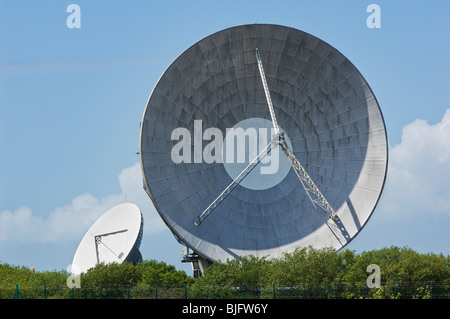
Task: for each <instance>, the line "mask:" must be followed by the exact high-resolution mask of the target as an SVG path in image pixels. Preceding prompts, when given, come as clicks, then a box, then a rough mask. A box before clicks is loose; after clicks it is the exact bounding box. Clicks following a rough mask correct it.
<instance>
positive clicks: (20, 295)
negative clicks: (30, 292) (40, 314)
mask: <svg viewBox="0 0 450 319" xmlns="http://www.w3.org/2000/svg"><path fill="white" fill-rule="evenodd" d="M13 299H23V297H22V294H21V293H20V291H19V284H16V292H15V293H14V296H13Z"/></svg>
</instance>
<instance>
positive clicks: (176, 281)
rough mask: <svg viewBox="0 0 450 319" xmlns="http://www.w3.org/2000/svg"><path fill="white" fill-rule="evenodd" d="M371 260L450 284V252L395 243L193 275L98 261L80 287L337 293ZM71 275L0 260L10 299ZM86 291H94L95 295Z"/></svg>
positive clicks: (391, 277)
mask: <svg viewBox="0 0 450 319" xmlns="http://www.w3.org/2000/svg"><path fill="white" fill-rule="evenodd" d="M373 264H375V265H378V267H379V269H380V274H379V275H380V280H381V284H382V285H383V286H386V285H390V286H393V285H394V286H395V285H396V284H397V283H402V284H403V285H405V284H414V285H416V286H417V285H420V284H423V287H428V288H426V289H428V290H430V287H429V285H430V284H431V285H432V283H433V282H434V283H435V284H438V283H439V284H447V285H449V287H450V256H444V255H443V254H434V253H418V252H416V251H414V250H412V249H411V248H408V247H396V246H391V247H389V248H382V249H378V250H372V251H365V252H362V253H359V254H357V253H356V252H355V251H351V250H343V251H339V252H338V251H336V250H335V249H332V248H322V249H313V248H311V247H308V248H301V249H297V250H295V251H294V252H291V253H285V254H284V255H283V256H282V257H281V258H273V259H270V258H268V257H261V258H258V257H254V256H246V257H241V258H237V259H233V260H227V261H226V262H218V263H214V264H213V265H211V266H210V267H208V268H207V269H206V271H205V273H204V274H203V275H202V276H201V277H200V278H198V279H194V278H192V277H191V276H190V275H188V274H186V272H185V271H182V270H177V269H176V267H175V266H173V265H168V264H166V263H165V262H162V261H156V260H145V261H143V262H141V263H138V264H137V265H133V264H130V263H121V264H117V263H112V264H99V265H97V266H96V267H94V268H91V269H90V270H88V271H87V272H86V273H83V274H81V276H80V278H79V279H80V284H81V287H82V288H83V289H80V291H81V290H83V291H84V293H85V295H84V296H82V297H84V298H90V297H92V298H96V296H98V294H99V287H100V289H102V288H101V287H103V288H104V289H109V291H112V290H113V289H116V290H119V289H122V290H121V291H122V292H123V289H124V287H128V293H130V289H132V290H133V291H138V290H142V291H144V290H145V291H147V294H153V295H154V297H157V293H158V291H161V290H158V287H177V289H179V291H178V292H177V294H176V296H178V297H182V296H183V295H184V296H187V294H188V293H189V295H190V296H195V297H199V298H202V297H205V298H210V297H211V294H212V296H214V295H215V294H216V293H217V294H220V293H221V292H222V293H223V291H227V292H233V293H232V294H231V295H226V294H225V295H223V296H225V297H226V296H232V297H233V296H236V295H239V294H242V295H243V294H244V293H245V292H249V291H251V290H252V289H259V290H255V291H257V293H258V294H260V295H262V294H264V293H266V294H267V295H268V296H269V295H271V294H273V295H274V296H275V293H276V291H275V290H277V292H278V293H279V291H280V289H284V290H283V291H286V290H287V289H288V288H289V287H297V288H298V287H302V285H303V293H305V291H306V288H305V284H306V285H307V287H312V286H314V287H317V286H320V285H324V286H326V287H333V285H334V293H335V294H336V291H337V289H338V288H337V287H340V286H339V285H341V286H342V285H344V284H345V285H356V286H359V287H364V285H365V284H366V282H367V279H368V276H369V275H370V273H368V270H367V267H368V265H373ZM69 275H70V274H69V273H68V272H67V271H44V272H35V273H32V272H31V270H30V269H29V268H27V267H24V266H12V265H8V264H6V263H0V298H10V297H11V296H10V295H11V287H14V286H15V285H16V284H18V285H19V286H20V289H21V291H22V294H23V291H39V292H35V293H34V294H33V293H31V292H30V296H31V297H33V296H34V297H36V294H37V295H39V296H41V295H42V289H46V291H45V292H44V293H45V294H48V293H49V292H50V291H51V290H52V289H53V290H54V289H59V290H60V292H59V295H63V294H66V297H67V294H68V293H69V289H68V288H67V278H68V277H69ZM43 287H44V288H43ZM183 287H184V288H183ZM205 287H206V288H205ZM244 287H245V289H244ZM421 287H422V286H421ZM89 289H90V290H89ZM149 289H150V290H151V292H149V291H150V290H149ZM183 289H184V290H183ZM424 289H425V288H424ZM75 290H77V289H75ZM428 290H427V291H428ZM87 291H91V295H89V294H88V293H87ZM72 294H73V290H72ZM100 294H101V291H100ZM124 294H126V293H125V292H123V293H122V295H121V296H124ZM56 295H58V293H56Z"/></svg>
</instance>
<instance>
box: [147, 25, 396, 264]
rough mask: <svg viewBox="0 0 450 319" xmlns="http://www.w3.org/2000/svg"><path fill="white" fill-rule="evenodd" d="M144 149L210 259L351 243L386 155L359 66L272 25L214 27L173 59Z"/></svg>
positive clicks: (150, 182)
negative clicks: (212, 32) (212, 30)
mask: <svg viewBox="0 0 450 319" xmlns="http://www.w3.org/2000/svg"><path fill="white" fill-rule="evenodd" d="M230 132H231V133H230ZM255 132H256V135H255ZM264 132H266V133H264ZM230 134H231V136H230ZM233 141H234V142H233ZM255 145H256V146H255ZM242 149H245V152H244V153H242V152H241V153H239V152H240V151H241V150H242ZM233 152H234V153H235V154H233ZM236 153H237V154H236ZM140 154H141V165H142V170H143V178H144V188H145V189H146V191H147V193H148V195H149V196H150V198H151V199H152V201H153V203H154V205H155V207H156V209H157V211H158V213H159V214H160V215H161V218H162V219H163V220H164V222H165V223H166V224H167V226H168V227H169V228H170V229H171V231H172V232H173V233H174V234H175V236H176V237H177V238H178V239H179V240H180V241H181V242H182V243H184V244H185V245H186V246H187V247H188V248H190V249H192V250H193V251H194V252H195V253H197V254H198V255H199V256H200V257H202V258H204V259H206V260H208V261H211V262H214V261H219V260H221V261H225V260H227V259H232V258H235V257H238V256H244V255H254V256H259V257H262V256H270V257H280V256H282V254H283V253H285V252H291V251H293V250H295V249H296V248H299V247H306V246H312V247H315V248H320V247H325V246H327V247H334V248H336V249H340V248H342V247H344V246H345V245H346V244H347V243H348V242H350V240H352V239H353V238H354V237H355V236H356V235H357V234H358V232H359V231H360V230H361V229H362V227H363V226H364V225H365V224H366V223H367V221H368V219H369V217H370V216H371V214H372V212H373V211H374V209H375V206H376V205H377V202H378V200H379V197H380V195H381V192H382V189H383V186H384V182H385V176H386V171H387V160H388V148H387V136H386V129H385V125H384V120H383V116H382V113H381V110H380V107H379V105H378V102H377V100H376V98H375V96H374V94H373V92H372V90H371V89H370V87H369V85H368V84H367V82H366V81H365V79H364V78H363V76H362V75H361V74H360V73H359V71H358V70H357V69H356V67H355V66H354V65H353V64H352V63H351V62H350V61H349V60H348V59H347V58H346V57H345V56H343V55H342V54H341V53H340V52H339V51H338V50H336V49H335V48H333V47H332V46H331V45H329V44H327V43H326V42H324V41H322V40H320V39H318V38H316V37H314V36H312V35H310V34H307V33H305V32H302V31H299V30H296V29H293V28H289V27H284V26H279V25H267V24H252V25H244V26H237V27H233V28H229V29H226V30H223V31H220V32H217V33H214V34H212V35H210V36H208V37H206V38H204V39H202V40H200V41H199V42H197V43H195V44H194V45H192V46H191V47H189V48H188V49H187V50H186V51H185V52H183V53H182V54H181V55H180V56H179V57H178V58H176V59H175V61H174V62H173V63H172V64H171V65H170V66H169V67H168V68H167V70H166V71H165V72H164V74H163V75H162V76H161V78H160V79H159V81H158V83H157V84H156V86H155V88H154V89H153V92H152V93H151V95H150V98H149V100H148V103H147V107H146V109H145V112H144V115H143V119H142V124H141V140H140ZM228 154H231V156H229V157H228Z"/></svg>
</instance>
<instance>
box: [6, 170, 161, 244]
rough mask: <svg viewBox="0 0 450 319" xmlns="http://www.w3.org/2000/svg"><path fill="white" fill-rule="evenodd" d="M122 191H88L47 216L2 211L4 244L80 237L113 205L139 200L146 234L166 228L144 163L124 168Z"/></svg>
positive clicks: (23, 209) (22, 210) (21, 210)
mask: <svg viewBox="0 0 450 319" xmlns="http://www.w3.org/2000/svg"><path fill="white" fill-rule="evenodd" d="M118 180H119V184H120V187H121V193H120V194H112V195H109V196H106V197H104V198H100V199H99V198H96V197H95V196H94V195H92V194H89V193H86V194H81V195H78V196H76V197H75V198H73V200H72V201H71V203H70V204H68V205H65V206H63V207H56V208H55V209H54V210H53V211H52V212H50V213H49V214H48V216H47V217H45V218H44V217H42V216H36V215H34V214H33V213H32V211H31V209H30V208H28V207H25V206H22V207H19V208H18V209H16V210H15V211H14V212H11V211H2V212H0V243H3V244H6V243H8V242H14V243H51V242H62V241H67V240H74V239H77V240H78V239H80V240H81V238H82V236H83V235H84V233H85V232H86V231H87V230H88V229H89V227H90V226H91V225H92V224H93V223H94V222H95V220H96V219H97V218H99V217H100V216H101V215H102V214H103V213H105V212H106V211H107V210H108V209H110V208H111V207H114V206H115V205H118V204H120V203H123V202H124V201H125V198H126V199H127V201H128V202H132V203H135V204H136V205H137V206H138V207H139V208H140V210H141V212H142V214H143V217H144V236H145V235H146V234H149V235H151V234H157V233H160V232H162V231H164V230H166V229H167V228H166V226H165V225H164V223H163V222H162V220H161V218H160V217H159V215H158V214H157V212H156V210H155V208H154V207H153V204H152V202H151V200H150V199H149V198H148V196H147V194H146V193H145V191H144V190H143V188H142V175H141V170H140V165H139V164H136V165H134V166H131V167H127V168H125V169H123V170H122V172H121V173H120V174H119V176H118Z"/></svg>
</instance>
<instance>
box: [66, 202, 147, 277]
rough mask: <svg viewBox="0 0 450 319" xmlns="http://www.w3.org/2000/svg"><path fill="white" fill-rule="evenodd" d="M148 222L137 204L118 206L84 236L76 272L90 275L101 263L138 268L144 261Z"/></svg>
mask: <svg viewBox="0 0 450 319" xmlns="http://www.w3.org/2000/svg"><path fill="white" fill-rule="evenodd" d="M143 228H144V221H143V217H142V214H141V211H140V210H139V208H138V207H137V206H136V205H135V204H131V203H125V204H120V205H117V206H115V207H113V208H111V209H110V210H108V211H107V212H106V213H104V214H103V215H102V216H100V218H99V219H97V220H96V221H95V223H94V224H93V225H92V226H91V228H89V230H88V231H87V232H86V234H85V235H84V237H83V239H82V240H81V242H80V244H79V245H78V248H77V251H76V252H75V256H74V257H73V262H72V266H76V267H72V269H74V270H76V272H77V273H82V272H86V271H87V270H88V269H90V268H93V267H95V266H96V265H98V264H100V263H102V262H103V263H106V264H109V263H113V262H116V263H122V262H124V261H126V262H131V263H133V264H136V263H138V262H140V261H142V255H141V253H140V252H139V246H140V245H141V240H142V232H143Z"/></svg>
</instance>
